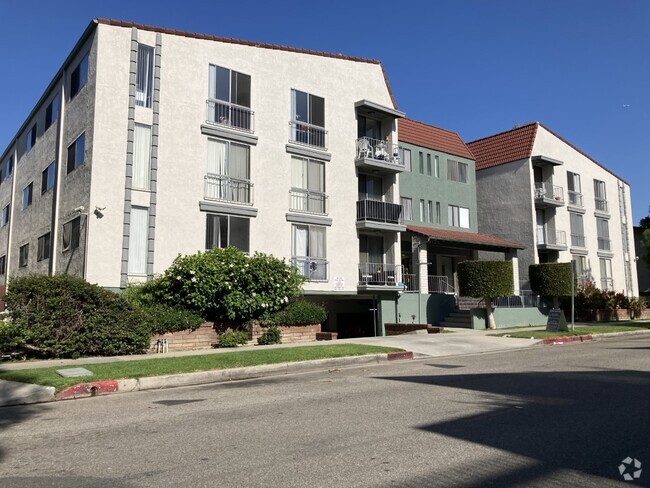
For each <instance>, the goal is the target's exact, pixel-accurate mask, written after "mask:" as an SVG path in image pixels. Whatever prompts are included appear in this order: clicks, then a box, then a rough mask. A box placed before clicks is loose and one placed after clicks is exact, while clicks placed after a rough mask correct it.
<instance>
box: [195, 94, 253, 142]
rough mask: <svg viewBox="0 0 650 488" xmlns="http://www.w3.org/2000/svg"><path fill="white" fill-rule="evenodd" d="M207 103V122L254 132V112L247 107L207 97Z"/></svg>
mask: <svg viewBox="0 0 650 488" xmlns="http://www.w3.org/2000/svg"><path fill="white" fill-rule="evenodd" d="M206 104H207V110H208V114H207V120H206V122H207V123H208V124H214V125H220V126H225V127H229V128H231V129H236V130H240V131H244V132H250V133H253V132H255V127H254V122H255V118H254V116H255V112H253V111H252V110H251V109H250V108H248V107H242V106H241V105H235V104H234V103H229V102H224V101H223V100H215V99H212V98H211V99H209V100H207V101H206Z"/></svg>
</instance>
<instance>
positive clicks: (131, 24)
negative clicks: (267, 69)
mask: <svg viewBox="0 0 650 488" xmlns="http://www.w3.org/2000/svg"><path fill="white" fill-rule="evenodd" d="M94 22H96V23H98V24H105V25H113V26H116V27H129V28H131V27H134V28H136V29H140V30H144V31H152V32H160V33H162V34H169V35H172V36H182V37H191V38H193V39H204V40H207V41H218V42H228V43H230V44H241V45H243V46H251V47H258V48H261V49H275V50H279V51H288V52H292V53H300V54H311V55H314V56H323V57H326V58H336V59H344V60H346V61H355V62H358V63H369V64H378V65H379V67H380V68H381V72H382V73H383V75H384V81H385V82H386V88H388V93H389V94H390V98H391V100H392V102H393V108H395V109H396V110H397V103H396V102H395V97H394V96H393V91H392V90H391V88H390V84H389V83H388V78H387V77H386V71H384V66H383V65H382V64H381V61H377V60H375V59H367V58H357V57H354V56H346V55H344V54H334V53H326V52H322V51H311V50H309V49H299V48H295V47H290V46H281V45H278V44H268V43H265V42H253V41H244V40H242V39H233V38H231V37H218V36H211V35H207V34H197V33H194V32H186V31H180V30H175V29H166V28H164V27H156V26H154V25H146V24H138V23H135V22H126V21H122V20H113V19H95V20H94Z"/></svg>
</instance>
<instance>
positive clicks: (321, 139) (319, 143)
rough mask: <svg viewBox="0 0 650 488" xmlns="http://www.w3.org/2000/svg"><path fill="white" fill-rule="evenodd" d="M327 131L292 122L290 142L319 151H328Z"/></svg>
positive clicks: (304, 123)
mask: <svg viewBox="0 0 650 488" xmlns="http://www.w3.org/2000/svg"><path fill="white" fill-rule="evenodd" d="M326 137H327V131H326V130H325V129H324V128H322V127H319V126H317V125H313V124H308V123H307V122H299V121H296V120H292V121H291V122H289V142H294V143H296V144H301V145H304V146H309V147H315V148H317V149H323V150H326V149H327V140H326Z"/></svg>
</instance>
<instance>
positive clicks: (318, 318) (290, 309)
mask: <svg viewBox="0 0 650 488" xmlns="http://www.w3.org/2000/svg"><path fill="white" fill-rule="evenodd" d="M325 319H327V311H326V310H325V308H324V307H323V306H322V305H318V304H317V303H312V302H307V301H305V300H296V301H293V302H291V303H289V305H287V306H286V308H285V309H284V310H280V311H279V312H276V313H273V314H267V315H266V316H264V317H263V318H262V319H261V320H260V323H261V324H262V325H310V324H321V323H323V322H325Z"/></svg>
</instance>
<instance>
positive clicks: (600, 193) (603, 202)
mask: <svg viewBox="0 0 650 488" xmlns="http://www.w3.org/2000/svg"><path fill="white" fill-rule="evenodd" d="M594 196H595V204H596V210H597V211H599V212H608V211H609V210H608V207H607V191H606V189H605V182H604V181H600V180H594Z"/></svg>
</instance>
